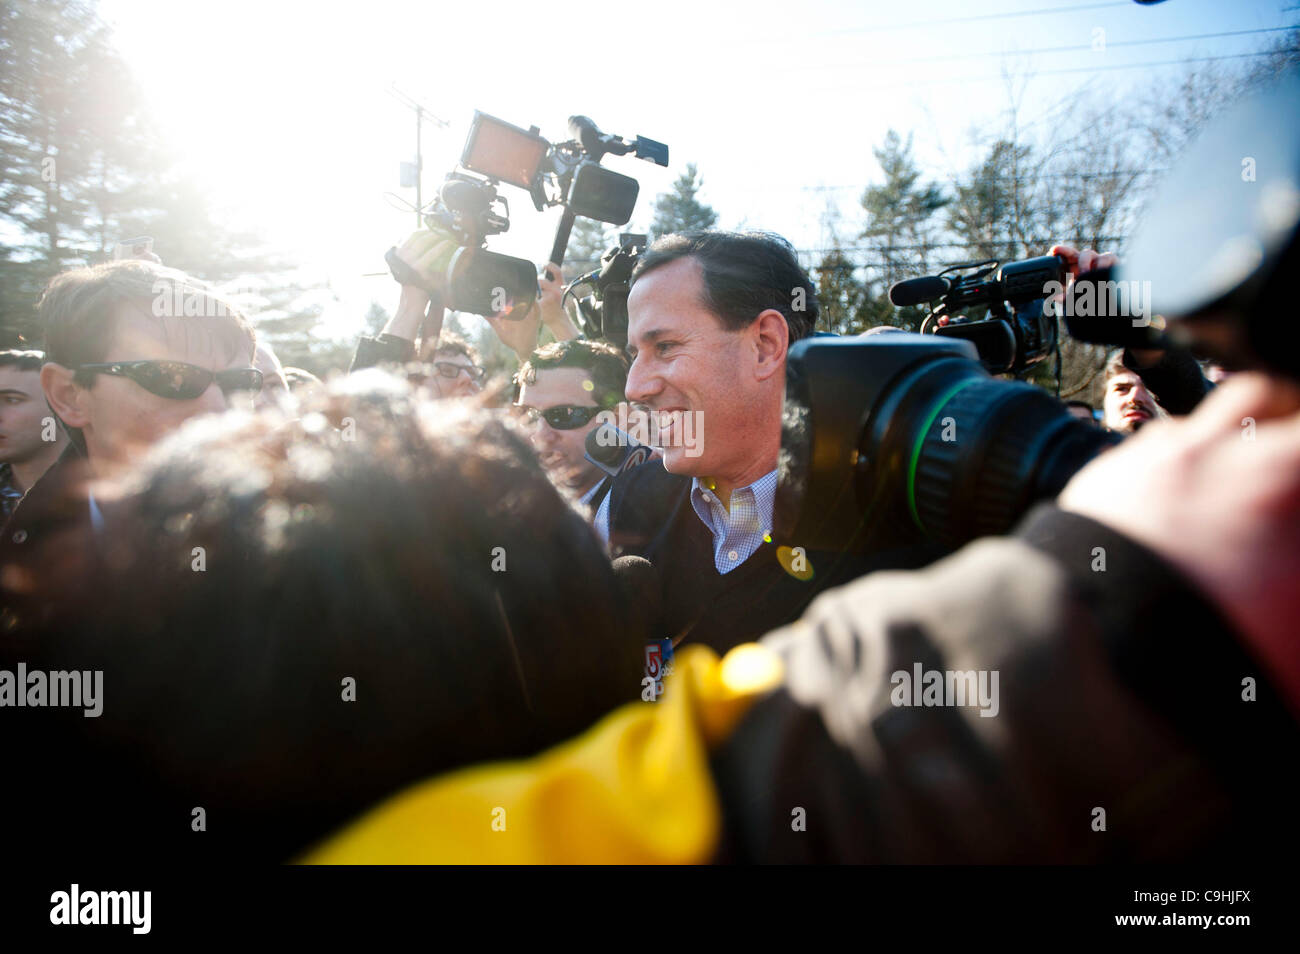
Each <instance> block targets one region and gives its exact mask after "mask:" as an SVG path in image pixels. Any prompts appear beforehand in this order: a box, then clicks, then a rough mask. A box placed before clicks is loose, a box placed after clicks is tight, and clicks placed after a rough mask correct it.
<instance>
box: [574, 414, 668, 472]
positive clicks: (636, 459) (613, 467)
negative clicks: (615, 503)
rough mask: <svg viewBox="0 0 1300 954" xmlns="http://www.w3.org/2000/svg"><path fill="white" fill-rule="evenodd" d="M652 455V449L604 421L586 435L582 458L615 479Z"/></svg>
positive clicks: (653, 451) (653, 450)
mask: <svg viewBox="0 0 1300 954" xmlns="http://www.w3.org/2000/svg"><path fill="white" fill-rule="evenodd" d="M654 453H655V449H654V448H653V447H650V446H649V445H647V444H642V443H641V442H639V441H638V440H636V439H635V438H633V437H632V436H631V435H630V434H628V433H627V431H624V430H620V429H619V428H617V427H615V426H614V425H613V424H612V423H610V422H609V421H606V422H605V423H603V424H601V425H600V427H597V428H593V429H592V432H591V433H590V434H588V435H587V444H586V454H585V455H584V456H585V457H586V458H587V460H589V461H591V462H592V463H593V464H595V465H596V466H597V467H599V468H600V469H601V470H603V471H604V472H605V473H607V474H609V476H611V477H617V476H618V475H619V474H621V473H623V471H625V470H631V469H632V468H633V467H638V466H640V465H641V464H644V463H645V462H646V461H648V460H649V459H650V458H651V457H653V456H654Z"/></svg>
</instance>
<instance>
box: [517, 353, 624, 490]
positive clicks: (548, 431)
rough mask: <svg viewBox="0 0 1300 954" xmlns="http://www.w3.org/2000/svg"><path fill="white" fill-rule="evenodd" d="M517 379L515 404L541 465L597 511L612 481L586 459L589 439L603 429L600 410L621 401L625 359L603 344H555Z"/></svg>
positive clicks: (533, 358)
mask: <svg viewBox="0 0 1300 954" xmlns="http://www.w3.org/2000/svg"><path fill="white" fill-rule="evenodd" d="M518 380H519V401H518V402H517V406H518V407H519V408H520V409H521V410H522V411H523V412H524V413H525V415H526V416H527V417H528V419H529V423H530V424H531V425H532V428H533V430H532V440H533V446H534V447H536V448H537V453H538V455H539V456H540V457H541V459H542V465H543V466H544V467H545V468H546V470H547V472H548V473H549V474H550V475H551V479H552V480H554V481H555V482H556V483H557V484H558V485H559V486H561V487H563V488H565V489H566V490H568V491H569V492H570V493H572V494H574V495H575V496H576V497H577V498H578V502H579V503H581V504H583V505H584V506H588V507H591V508H593V509H595V507H596V506H598V505H599V504H600V503H601V501H602V500H603V499H604V495H605V493H606V492H607V491H608V489H609V484H610V482H611V481H610V478H609V477H608V476H607V475H606V474H605V472H604V471H603V470H601V469H600V468H599V467H597V466H596V465H595V464H593V463H592V462H591V461H589V460H588V459H587V435H588V434H590V433H591V432H592V431H593V430H595V429H596V428H597V427H599V426H600V420H599V419H598V418H597V415H598V414H600V412H601V411H606V410H614V409H615V408H617V407H618V405H619V404H621V403H622V401H623V388H624V387H625V385H626V383H627V358H625V357H624V356H623V353H622V352H620V351H619V350H618V349H617V348H615V347H614V346H613V345H611V344H607V343H606V342H603V341H586V340H583V339H580V338H575V339H571V340H569V341H555V342H552V343H551V344H548V345H543V346H542V347H540V348H538V349H537V350H536V351H534V352H533V353H532V355H531V356H530V357H529V358H528V360H527V361H525V362H524V364H523V366H522V367H521V368H520V369H519V375H518ZM590 512H591V511H588V513H590Z"/></svg>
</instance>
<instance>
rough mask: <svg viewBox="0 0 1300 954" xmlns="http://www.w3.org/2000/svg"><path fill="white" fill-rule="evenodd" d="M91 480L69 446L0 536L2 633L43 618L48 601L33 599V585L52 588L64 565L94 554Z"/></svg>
mask: <svg viewBox="0 0 1300 954" xmlns="http://www.w3.org/2000/svg"><path fill="white" fill-rule="evenodd" d="M89 477H90V467H89V461H88V460H87V459H86V456H85V455H84V454H83V453H82V452H81V451H80V450H79V449H78V448H77V447H76V445H75V444H69V445H68V448H67V449H66V450H65V451H64V452H63V453H62V454H61V455H60V456H59V459H58V460H57V461H55V462H54V464H53V465H51V467H50V469H49V470H47V471H46V472H45V473H44V474H43V475H42V476H41V479H40V480H38V481H36V483H35V484H33V485H32V488H31V489H30V490H29V491H27V494H26V495H25V496H24V497H23V499H22V501H21V502H20V503H19V504H18V507H17V509H15V510H14V512H13V514H12V516H10V518H9V522H8V523H6V524H5V525H4V529H3V531H0V632H5V631H11V630H13V629H14V628H16V627H17V626H18V624H19V623H21V622H22V620H23V617H24V616H25V615H26V614H28V613H31V612H37V613H43V612H44V610H45V604H46V597H44V596H41V597H37V596H35V595H34V594H36V592H37V584H38V583H42V582H43V583H45V584H48V583H50V577H51V576H52V574H54V573H56V572H57V569H58V566H59V565H60V564H61V563H63V562H65V560H66V559H71V558H77V559H81V558H85V557H87V556H88V555H89V554H90V552H91V550H92V549H93V548H92V547H91V542H92V540H93V534H92V532H91V526H90V500H89V497H88V496H87V482H88V480H89ZM42 578H44V579H42Z"/></svg>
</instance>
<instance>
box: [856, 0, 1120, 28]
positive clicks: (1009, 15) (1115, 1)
mask: <svg viewBox="0 0 1300 954" xmlns="http://www.w3.org/2000/svg"><path fill="white" fill-rule="evenodd" d="M1128 5H1129V4H1128V2H1127V0H1112V2H1110V3H1080V4H1076V5H1075V6H1072V7H1044V8H1041V9H1038V10H1015V11H1007V12H1005V13H980V14H976V15H975V16H969V17H948V18H945V19H942V20H916V21H914V22H912V23H892V24H887V25H885V26H870V27H855V28H851V29H848V30H836V31H835V32H836V33H887V32H889V31H890V30H911V29H914V28H915V27H930V26H942V25H944V24H948V23H975V22H977V21H981V20H1011V19H1015V18H1016V17H1035V16H1049V15H1051V14H1053V13H1080V12H1082V11H1084V10H1101V9H1104V8H1106V7H1127V6H1128Z"/></svg>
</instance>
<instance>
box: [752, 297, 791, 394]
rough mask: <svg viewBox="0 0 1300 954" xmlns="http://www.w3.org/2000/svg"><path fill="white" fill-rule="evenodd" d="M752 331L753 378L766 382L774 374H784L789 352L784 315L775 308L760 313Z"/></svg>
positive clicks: (788, 328) (788, 334)
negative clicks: (786, 357)
mask: <svg viewBox="0 0 1300 954" xmlns="http://www.w3.org/2000/svg"><path fill="white" fill-rule="evenodd" d="M750 327H751V328H752V329H753V331H754V338H753V343H754V351H755V359H756V364H755V367H754V374H755V377H757V378H758V380H760V381H766V380H767V379H768V378H770V377H772V375H774V374H781V375H784V374H785V356H786V352H787V351H789V350H790V326H789V325H788V324H787V323H786V320H785V315H783V314H781V313H780V312H779V311H777V310H776V309H775V308H769V309H767V310H766V311H764V312H761V313H760V314H759V316H758V317H757V318H755V319H754V324H753V325H751V326H750Z"/></svg>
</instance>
